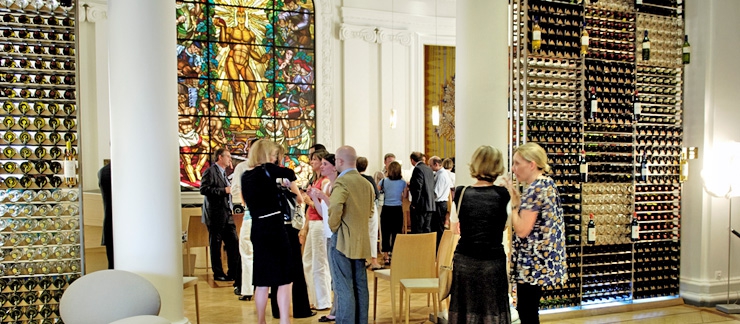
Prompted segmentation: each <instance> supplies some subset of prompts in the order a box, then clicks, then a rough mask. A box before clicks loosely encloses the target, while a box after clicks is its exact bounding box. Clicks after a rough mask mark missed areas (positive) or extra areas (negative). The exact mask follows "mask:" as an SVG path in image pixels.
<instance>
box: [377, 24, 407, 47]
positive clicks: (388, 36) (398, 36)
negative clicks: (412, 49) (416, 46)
mask: <svg viewBox="0 0 740 324" xmlns="http://www.w3.org/2000/svg"><path fill="white" fill-rule="evenodd" d="M377 30H378V44H380V43H386V42H391V43H392V42H398V43H399V44H401V45H403V46H411V43H412V40H413V39H414V34H415V33H413V32H410V31H407V30H399V31H394V30H393V29H386V28H378V29H377Z"/></svg>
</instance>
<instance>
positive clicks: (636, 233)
mask: <svg viewBox="0 0 740 324" xmlns="http://www.w3.org/2000/svg"><path fill="white" fill-rule="evenodd" d="M630 226H631V227H632V241H633V242H634V241H637V240H639V239H640V225H639V224H638V223H637V213H634V215H633V216H632V223H630Z"/></svg>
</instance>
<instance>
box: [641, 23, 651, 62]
mask: <svg viewBox="0 0 740 324" xmlns="http://www.w3.org/2000/svg"><path fill="white" fill-rule="evenodd" d="M642 60H643V61H649V60H650V38H648V31H647V30H645V37H643V38H642Z"/></svg>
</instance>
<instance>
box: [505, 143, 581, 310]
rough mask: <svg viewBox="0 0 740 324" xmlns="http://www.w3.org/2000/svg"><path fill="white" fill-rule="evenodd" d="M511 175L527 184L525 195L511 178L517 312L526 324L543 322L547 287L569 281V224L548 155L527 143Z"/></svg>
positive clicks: (513, 260) (515, 152)
mask: <svg viewBox="0 0 740 324" xmlns="http://www.w3.org/2000/svg"><path fill="white" fill-rule="evenodd" d="M511 171H512V172H513V173H514V174H515V175H516V178H517V180H518V181H521V182H523V183H526V184H527V186H526V187H525V188H526V189H524V193H523V194H520V193H519V191H518V190H517V186H516V185H515V184H513V183H512V182H511V180H508V185H507V187H508V189H509V193H510V194H511V198H512V199H511V201H512V203H511V204H512V207H511V225H512V228H513V230H514V235H513V238H512V240H511V242H512V252H511V267H512V269H511V280H512V282H513V283H514V284H516V295H517V310H518V311H519V318H520V319H521V321H522V323H523V324H530V323H535V324H538V323H539V322H540V319H539V314H538V312H539V305H540V297H542V289H543V287H554V286H557V285H561V284H563V283H565V280H566V279H567V273H566V270H567V266H568V265H567V263H566V255H565V224H564V222H563V207H562V206H561V204H560V197H559V196H558V188H557V186H556V185H555V182H554V181H553V180H552V178H550V177H547V176H545V175H544V174H545V173H548V172H550V166H549V165H548V164H547V153H546V152H545V150H544V149H543V148H542V147H541V146H539V145H537V144H535V143H532V142H530V143H527V144H524V145H522V146H520V147H518V148H517V149H516V150H515V151H514V161H513V163H512V166H511Z"/></svg>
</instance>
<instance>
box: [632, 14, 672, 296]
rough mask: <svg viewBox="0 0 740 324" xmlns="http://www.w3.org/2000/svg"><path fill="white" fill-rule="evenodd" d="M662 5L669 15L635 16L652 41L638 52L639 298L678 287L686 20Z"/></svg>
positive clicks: (636, 276) (641, 31)
mask: <svg viewBox="0 0 740 324" xmlns="http://www.w3.org/2000/svg"><path fill="white" fill-rule="evenodd" d="M674 4H675V1H674ZM663 5H664V6H663V7H660V10H661V11H658V12H666V13H668V14H669V15H665V16H661V15H655V14H652V13H645V12H643V11H642V10H644V9H645V8H642V9H641V11H640V12H639V13H638V15H637V32H638V35H643V39H642V43H643V44H644V43H645V42H648V43H649V44H650V45H649V46H647V47H646V46H644V45H643V46H641V49H640V52H642V53H639V55H637V56H638V58H639V59H638V61H637V73H636V81H637V83H636V87H637V88H636V90H637V96H636V100H637V101H638V105H639V107H640V108H639V115H638V118H637V124H636V126H635V166H636V170H635V171H636V172H635V174H638V175H639V176H638V177H637V179H636V182H635V217H636V218H637V220H638V223H639V240H637V241H636V243H635V245H634V249H635V253H634V269H635V273H634V298H635V299H643V298H652V297H661V296H670V295H677V294H678V285H679V280H678V276H679V264H680V263H679V255H680V250H679V247H680V244H679V238H680V217H681V214H680V213H681V206H680V198H681V185H680V182H681V179H680V175H681V162H682V158H681V153H682V149H681V147H682V144H683V143H682V138H683V127H682V119H681V116H682V109H681V107H682V99H681V98H682V94H683V93H682V86H683V81H682V80H683V43H684V35H683V32H681V31H682V30H683V19H681V18H678V17H675V15H673V14H671V11H670V10H668V9H666V8H669V6H666V5H667V4H665V3H664V4H663ZM643 7H644V6H643ZM672 12H673V13H675V12H676V11H672ZM646 49H648V51H647V52H646V51H645V50H646Z"/></svg>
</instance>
